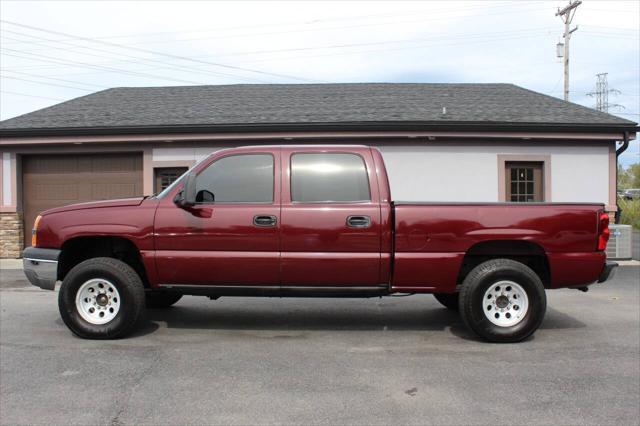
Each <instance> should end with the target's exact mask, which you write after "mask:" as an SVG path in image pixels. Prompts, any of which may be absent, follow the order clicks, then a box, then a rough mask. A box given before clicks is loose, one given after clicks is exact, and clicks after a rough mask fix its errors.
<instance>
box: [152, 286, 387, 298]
mask: <svg viewBox="0 0 640 426" xmlns="http://www.w3.org/2000/svg"><path fill="white" fill-rule="evenodd" d="M158 290H163V291H170V292H176V293H180V294H185V295H190V296H218V297H219V296H260V297H378V296H386V295H388V294H390V293H389V287H387V286H386V285H381V286H356V287H329V286H305V287H302V286H284V287H281V286H244V285H236V286H228V285H189V284H160V285H159V286H158Z"/></svg>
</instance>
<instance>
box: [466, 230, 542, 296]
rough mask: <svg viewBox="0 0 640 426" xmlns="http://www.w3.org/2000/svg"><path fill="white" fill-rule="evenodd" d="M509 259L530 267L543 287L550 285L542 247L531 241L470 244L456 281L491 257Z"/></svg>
mask: <svg viewBox="0 0 640 426" xmlns="http://www.w3.org/2000/svg"><path fill="white" fill-rule="evenodd" d="M500 258H502V259H511V260H514V261H516V262H520V263H522V264H524V265H526V266H528V267H529V268H531V269H532V270H533V271H534V272H535V273H536V275H538V277H539V278H540V280H541V281H542V283H543V285H544V286H545V288H549V287H550V283H551V270H550V268H549V260H548V259H547V254H546V252H545V250H544V248H543V247H542V246H541V245H540V244H538V243H536V242H533V241H525V240H489V241H482V242H479V243H476V244H474V245H473V246H471V247H470V248H469V249H468V250H467V252H466V253H465V256H464V258H463V260H462V265H461V267H460V272H459V274H458V279H457V283H458V285H460V284H461V283H462V282H463V281H464V279H465V277H466V276H467V275H468V274H469V272H471V270H472V269H473V268H475V267H476V266H478V265H479V264H481V263H483V262H486V261H487V260H491V259H500Z"/></svg>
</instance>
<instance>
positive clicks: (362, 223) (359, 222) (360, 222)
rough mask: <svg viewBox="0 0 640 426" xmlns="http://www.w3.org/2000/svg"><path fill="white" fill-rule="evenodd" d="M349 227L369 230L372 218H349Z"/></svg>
mask: <svg viewBox="0 0 640 426" xmlns="http://www.w3.org/2000/svg"><path fill="white" fill-rule="evenodd" d="M347 226H349V227H350V228H368V227H370V226H371V218H370V217H369V216H349V217H347Z"/></svg>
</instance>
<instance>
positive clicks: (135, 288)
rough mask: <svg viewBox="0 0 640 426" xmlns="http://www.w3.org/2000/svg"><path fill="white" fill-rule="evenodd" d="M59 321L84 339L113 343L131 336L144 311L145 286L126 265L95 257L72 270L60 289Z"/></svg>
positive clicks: (107, 258)
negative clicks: (112, 341)
mask: <svg viewBox="0 0 640 426" xmlns="http://www.w3.org/2000/svg"><path fill="white" fill-rule="evenodd" d="M58 308H59V309H60V315H61V316H62V320H63V321H64V323H65V324H66V325H67V327H69V329H70V330H71V331H72V332H73V333H75V334H76V335H78V336H80V337H82V338H85V339H115V338H118V337H122V336H124V335H125V334H127V333H128V332H130V331H131V330H132V329H133V327H134V326H135V325H136V323H137V321H138V318H139V317H140V313H141V312H142V309H143V308H144V286H143V285H142V281H141V280H140V277H139V276H138V274H137V273H136V272H135V271H134V270H133V268H131V267H130V266H129V265H127V264H126V263H124V262H122V261H120V260H117V259H113V258H109V257H96V258H93V259H89V260H85V261H84V262H81V263H79V264H78V265H76V266H74V267H73V269H71V271H69V273H68V274H67V276H66V277H65V278H64V281H63V282H62V285H61V286H60V293H59V295H58Z"/></svg>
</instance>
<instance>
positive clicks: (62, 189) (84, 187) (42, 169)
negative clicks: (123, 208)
mask: <svg viewBox="0 0 640 426" xmlns="http://www.w3.org/2000/svg"><path fill="white" fill-rule="evenodd" d="M22 188H23V190H22V194H23V195H22V205H23V210H24V224H25V227H24V229H25V233H24V234H25V245H30V244H31V232H30V231H31V228H32V227H33V221H34V220H35V218H36V216H37V215H38V214H39V213H40V212H42V211H44V210H46V209H50V208H53V207H59V206H64V205H67V204H74V203H82V202H85V201H95V200H108V199H111V198H125V197H135V196H139V195H142V154H140V153H130V154H90V155H33V156H25V157H24V161H23V163H22Z"/></svg>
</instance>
